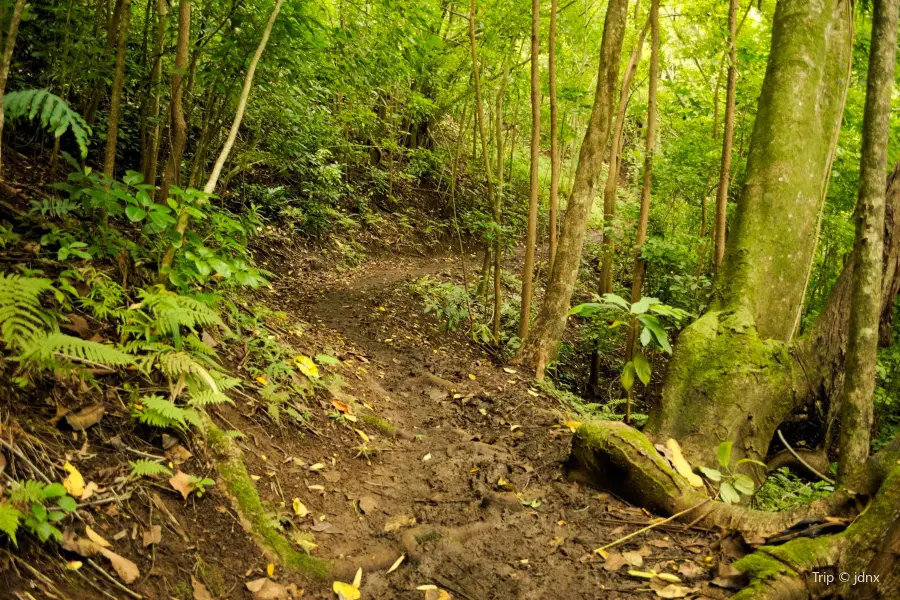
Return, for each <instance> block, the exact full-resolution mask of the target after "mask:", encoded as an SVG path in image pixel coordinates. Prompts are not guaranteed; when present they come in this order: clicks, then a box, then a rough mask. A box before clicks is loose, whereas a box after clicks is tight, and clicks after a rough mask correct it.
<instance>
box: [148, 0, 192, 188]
mask: <svg viewBox="0 0 900 600" xmlns="http://www.w3.org/2000/svg"><path fill="white" fill-rule="evenodd" d="M190 42H191V2H190V0H181V1H180V2H179V4H178V42H177V44H176V46H175V73H173V74H172V92H171V95H170V98H169V141H170V144H171V146H170V148H169V158H168V160H167V161H166V170H165V171H164V172H163V176H162V181H161V182H160V184H159V191H158V192H157V194H156V201H157V202H160V203H162V202H165V201H166V199H167V198H168V197H169V188H170V187H172V186H173V185H178V184H179V183H180V179H181V157H182V155H183V154H184V146H185V143H186V142H187V123H185V121H184V71H185V70H186V69H187V67H188V60H189V59H190Z"/></svg>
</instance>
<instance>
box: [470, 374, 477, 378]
mask: <svg viewBox="0 0 900 600" xmlns="http://www.w3.org/2000/svg"><path fill="white" fill-rule="evenodd" d="M469 379H478V378H477V377H475V375H473V374H472V373H469Z"/></svg>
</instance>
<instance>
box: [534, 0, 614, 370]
mask: <svg viewBox="0 0 900 600" xmlns="http://www.w3.org/2000/svg"><path fill="white" fill-rule="evenodd" d="M627 9H628V2H627V0H610V2H609V7H608V8H607V11H606V22H605V24H604V27H603V39H602V41H601V43H600V69H599V74H598V76H597V91H596V94H595V96H594V106H593V108H592V110H591V117H590V122H589V123H588V127H587V132H586V133H585V136H584V141H583V142H582V143H581V150H580V151H579V156H578V167H577V168H576V171H575V180H574V182H573V184H572V191H571V193H570V194H569V202H568V206H567V209H566V216H565V220H564V221H563V229H562V235H560V238H559V245H558V246H557V250H556V257H555V259H554V261H553V270H552V271H551V272H550V282H549V285H548V287H547V293H546V296H545V298H544V303H543V305H542V307H541V312H540V314H539V315H538V317H537V319H536V320H535V322H534V325H533V326H532V328H531V330H530V331H529V333H528V336H527V337H526V338H525V340H523V342H522V347H521V349H520V351H519V360H521V361H522V362H523V363H525V364H527V365H529V366H530V367H532V368H533V369H534V373H535V376H536V377H537V378H538V379H543V376H544V369H545V368H546V366H547V363H548V362H550V360H551V358H552V355H553V353H554V352H555V350H556V347H557V345H558V344H559V341H560V340H561V339H562V334H563V330H564V329H565V326H566V317H567V315H568V311H569V304H570V302H571V300H572V290H573V289H574V287H575V280H576V279H577V277H578V266H579V263H580V262H581V251H582V247H583V245H584V236H585V232H586V229H587V223H588V218H589V216H590V212H591V206H592V205H593V203H594V195H595V194H594V192H595V190H596V188H597V180H598V179H599V176H600V168H601V166H602V164H603V157H604V155H605V154H606V145H607V142H608V141H609V133H610V124H611V122H612V111H613V107H614V96H615V92H616V85H617V83H618V80H619V63H620V58H621V55H622V42H623V39H624V37H625V36H624V34H625V24H626V20H627V12H628V10H627Z"/></svg>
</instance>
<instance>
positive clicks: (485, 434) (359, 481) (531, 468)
mask: <svg viewBox="0 0 900 600" xmlns="http://www.w3.org/2000/svg"><path fill="white" fill-rule="evenodd" d="M455 268H456V267H455V265H454V263H453V262H452V260H451V259H446V258H429V259H426V258H421V259H418V258H417V259H392V260H390V261H375V262H372V263H369V264H367V265H366V266H365V268H364V269H361V270H359V271H358V272H356V273H354V274H353V275H351V276H350V277H348V278H345V279H342V280H334V281H331V282H330V283H328V284H324V283H323V287H325V288H326V291H325V292H324V293H323V291H321V290H311V291H308V292H307V293H305V294H303V293H298V291H297V290H296V289H292V287H291V284H290V278H285V277H282V278H279V279H278V281H279V284H278V285H279V288H277V289H276V293H275V294H274V295H275V296H277V297H279V298H280V301H279V302H276V304H279V303H280V304H281V305H282V306H279V308H281V309H283V310H286V311H287V312H288V313H289V315H295V316H298V317H300V318H302V319H304V320H305V321H306V322H308V323H311V324H313V325H314V326H315V327H316V328H317V329H324V328H327V329H330V330H333V333H332V334H329V335H332V336H333V338H334V339H341V340H342V342H341V344H342V347H341V348H335V350H336V354H338V355H339V356H341V357H342V358H343V359H344V361H345V364H348V365H350V366H349V367H347V368H346V380H347V382H348V384H349V386H348V387H347V388H345V389H344V390H341V391H335V392H334V397H335V398H337V399H339V400H340V399H342V400H346V401H348V402H350V403H354V404H357V405H361V412H363V413H365V412H368V411H367V410H366V409H365V408H363V407H365V406H366V405H367V406H369V407H371V410H372V411H373V412H374V413H376V414H378V415H380V416H381V417H384V418H385V419H388V420H390V422H391V423H393V424H394V425H395V426H396V427H397V428H398V430H399V432H397V435H396V436H395V437H392V436H388V435H380V436H374V435H372V436H371V437H372V442H371V443H370V444H367V446H369V447H370V448H374V449H375V450H380V451H377V452H376V453H375V454H374V455H372V456H370V458H369V459H368V460H367V459H366V458H365V457H364V456H360V457H354V455H355V454H356V448H357V447H358V446H359V445H360V438H359V437H358V436H357V433H355V432H354V431H353V427H354V425H353V424H348V426H347V427H342V426H340V425H334V426H333V427H332V429H331V430H329V431H328V432H323V435H321V436H320V437H316V436H306V437H304V438H300V439H296V440H287V441H284V442H282V443H283V446H279V447H278V450H280V451H281V452H284V453H286V454H290V455H291V456H295V457H298V458H300V459H301V460H302V461H304V462H307V463H314V462H323V463H324V464H325V465H326V468H325V469H323V470H322V471H320V472H318V473H309V472H308V471H303V470H298V471H297V472H295V473H293V474H290V473H288V474H285V475H283V479H282V480H281V481H280V487H281V489H280V490H278V494H274V493H273V494H271V495H272V496H273V497H272V498H270V499H271V500H276V501H277V500H278V496H281V497H282V498H287V499H288V501H289V499H290V498H292V497H295V496H296V497H300V498H301V499H302V500H303V502H304V503H305V504H306V506H307V507H308V508H309V509H310V511H311V517H312V518H314V519H315V522H316V523H317V524H318V527H322V525H321V523H322V521H321V520H320V518H321V516H325V517H326V521H325V522H326V523H330V525H329V526H327V527H329V529H325V530H323V531H321V532H320V533H316V534H315V535H316V543H317V544H318V545H319V548H318V549H317V550H316V555H318V556H322V557H325V558H329V559H332V560H335V561H336V564H338V565H340V566H341V568H342V569H343V571H344V575H345V577H346V579H344V580H345V581H349V580H350V579H351V578H352V574H353V572H354V571H355V570H356V568H357V567H359V566H361V567H363V570H364V575H363V586H362V592H363V597H364V598H398V599H407V598H408V599H416V600H421V598H422V597H423V592H422V591H417V590H416V588H417V587H418V586H422V585H427V584H433V585H437V586H439V587H440V588H443V589H445V590H447V591H448V592H450V593H452V594H453V597H454V598H458V599H461V600H488V599H501V598H502V599H510V598H521V599H529V600H531V599H534V600H538V599H549V598H560V599H562V598H566V599H570V598H571V599H577V598H616V597H645V598H646V597H651V596H653V593H652V591H651V590H650V589H649V588H648V586H647V583H646V582H641V581H639V580H635V579H629V578H627V577H625V576H624V573H623V571H624V569H622V571H619V572H616V571H617V569H610V568H609V567H611V566H613V565H609V564H608V563H604V561H603V559H601V558H600V557H599V556H598V555H597V554H594V553H593V550H594V549H595V548H597V547H599V546H601V545H603V544H604V543H607V542H609V541H611V540H614V539H617V538H618V537H621V536H622V535H624V534H625V533H629V532H631V531H633V530H635V529H637V528H638V526H639V524H642V523H646V522H647V521H648V520H649V518H648V516H647V515H646V514H644V513H643V512H642V511H641V510H639V509H636V508H633V507H629V506H627V505H625V504H623V503H621V502H619V501H617V500H616V499H614V498H610V497H609V496H608V495H606V494H599V493H598V492H597V491H596V490H592V489H590V488H585V487H582V486H579V485H577V484H574V483H570V482H568V481H566V479H565V478H564V473H563V466H564V465H563V462H564V461H565V459H566V458H567V455H568V449H569V443H570V438H571V433H570V430H569V428H568V427H566V426H565V422H566V417H565V415H564V413H563V411H562V410H561V409H560V406H559V403H558V402H557V401H556V400H555V399H553V398H551V397H548V396H547V395H545V394H543V393H539V392H537V391H536V390H534V389H533V388H531V386H530V382H529V380H528V379H527V378H526V377H523V376H522V375H520V374H518V373H515V372H510V371H511V370H509V369H506V370H504V369H503V368H501V367H499V366H497V365H495V364H493V363H492V362H491V361H490V360H489V358H488V357H487V355H485V354H482V353H480V352H479V351H478V350H477V349H475V348H474V347H473V346H472V345H471V344H468V343H466V342H465V340H464V339H463V338H462V337H461V336H459V335H456V334H446V333H443V332H441V331H440V330H439V329H438V327H437V325H436V323H435V322H434V320H433V319H431V318H429V317H427V316H425V315H423V314H422V306H421V304H420V303H418V301H417V300H415V299H414V298H412V297H411V296H410V294H409V292H408V290H407V286H406V282H407V281H408V280H410V279H411V278H413V277H419V276H421V275H424V274H426V273H430V274H440V273H446V272H449V271H450V270H451V269H455ZM369 424H370V425H371V423H369ZM367 431H370V432H372V431H373V428H372V427H368V428H367ZM370 435H371V434H370ZM263 441H264V440H263ZM273 453H274V450H273ZM258 460H259V458H258V457H248V462H251V463H252V462H253V461H258ZM256 467H257V468H259V469H261V470H264V469H265V468H266V467H265V465H264V464H259V465H256ZM250 470H251V472H252V471H253V465H252V464H251V465H250ZM311 485H312V486H316V485H324V487H325V491H324V492H322V491H318V490H316V488H315V487H314V488H313V490H310V488H309V486H311ZM273 487H274V486H273ZM261 493H263V495H266V490H265V489H262V490H261ZM413 519H415V521H414V522H413ZM313 529H314V530H315V529H316V526H314V527H313ZM708 540H709V537H708V536H706V537H703V536H702V535H701V534H698V533H696V532H680V531H679V532H675V530H674V529H673V530H658V531H654V532H652V533H650V534H647V535H643V536H639V537H637V538H635V539H634V540H633V542H632V543H626V544H623V545H622V546H621V547H618V548H617V549H616V550H617V551H619V552H629V551H630V552H631V553H633V554H628V555H626V556H628V557H629V559H630V560H632V561H633V563H634V564H635V565H637V564H638V563H642V567H641V568H643V569H648V568H653V569H655V570H657V571H659V572H662V571H664V570H668V571H669V572H673V571H674V570H675V569H677V568H678V567H679V566H680V565H683V564H685V561H687V562H688V563H691V562H692V561H694V560H696V564H695V565H694V566H695V567H696V566H699V565H701V564H702V560H703V557H704V556H705V555H706V554H707V552H708V550H707V543H708ZM648 542H650V543H648ZM401 553H404V554H406V559H405V561H404V562H403V564H402V565H401V566H400V567H399V569H397V570H396V571H395V572H393V573H391V574H387V573H386V571H387V569H388V568H389V566H390V565H391V564H392V563H393V562H394V561H395V560H396V559H397V557H399V556H400V554H401ZM688 570H691V569H688ZM694 570H697V569H694ZM648 592H649V594H650V596H648ZM306 593H307V595H308V596H307V597H310V596H311V597H313V598H332V597H333V594H332V592H331V591H330V582H320V583H312V584H311V585H308V586H307V587H306Z"/></svg>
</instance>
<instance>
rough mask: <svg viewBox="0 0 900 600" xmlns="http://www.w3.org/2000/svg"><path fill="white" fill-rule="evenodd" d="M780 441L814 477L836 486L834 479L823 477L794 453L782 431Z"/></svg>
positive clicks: (779, 431)
mask: <svg viewBox="0 0 900 600" xmlns="http://www.w3.org/2000/svg"><path fill="white" fill-rule="evenodd" d="M778 439H780V440H781V443H782V444H784V447H785V448H787V450H788V452H790V453H791V455H793V457H794V458H796V459H797V460H799V461H800V464H801V465H803V466H804V467H806V468H807V469H809V470H810V472H811V473H812V474H813V475H816V476H817V477H818V478H819V479H821V480H822V481H825V482H828V483H829V484H831V485H834V480H833V479H830V478H828V477H825V476H824V475H822V474H821V473H819V472H818V471H816V470H815V469H813V468H812V467H811V466H810V465H809V463H808V462H806V461H805V460H803V459H802V458H800V455H799V454H797V453H796V452H795V451H794V449H793V448H791V446H790V444H788V443H787V440H786V439H784V435H782V434H781V430H780V429H779V430H778Z"/></svg>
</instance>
